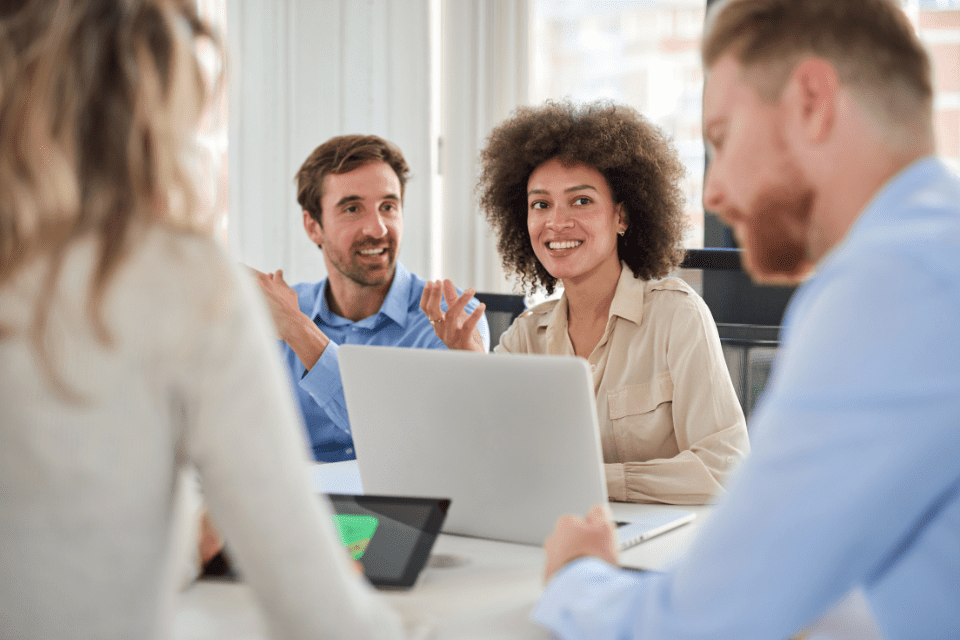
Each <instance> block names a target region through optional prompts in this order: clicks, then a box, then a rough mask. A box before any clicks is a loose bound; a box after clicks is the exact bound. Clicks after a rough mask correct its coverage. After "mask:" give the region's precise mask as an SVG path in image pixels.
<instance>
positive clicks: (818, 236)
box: [808, 145, 933, 262]
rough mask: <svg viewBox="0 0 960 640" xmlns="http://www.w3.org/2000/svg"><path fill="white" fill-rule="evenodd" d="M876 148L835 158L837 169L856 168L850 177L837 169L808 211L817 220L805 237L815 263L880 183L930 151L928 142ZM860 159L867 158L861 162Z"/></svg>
mask: <svg viewBox="0 0 960 640" xmlns="http://www.w3.org/2000/svg"><path fill="white" fill-rule="evenodd" d="M876 147H877V148H874V149H870V150H867V151H866V152H861V154H859V155H858V157H859V161H855V160H854V158H849V159H839V160H838V162H837V167H838V169H839V168H840V167H843V166H847V167H856V173H855V177H853V179H851V177H852V176H851V172H849V171H843V170H838V171H836V172H834V174H833V176H831V177H830V178H829V179H828V181H827V184H826V188H824V189H821V190H820V192H819V197H817V201H816V202H815V204H814V210H813V212H812V216H813V220H815V221H817V223H816V224H813V225H811V227H810V237H809V238H808V247H809V253H810V256H809V257H810V258H811V259H812V260H814V261H815V262H816V261H819V260H820V259H822V258H823V257H824V256H825V255H826V254H827V253H829V252H830V251H831V250H832V249H833V248H834V247H835V246H837V245H838V244H840V242H842V241H843V239H844V238H845V237H846V236H847V234H848V233H849V232H850V229H851V228H852V227H853V225H854V223H856V221H857V219H858V218H859V217H860V214H861V213H863V211H864V209H865V208H866V207H867V206H868V205H869V204H870V202H871V201H872V200H873V199H874V197H876V195H877V193H878V192H879V191H880V189H882V188H883V186H884V185H886V184H887V183H888V182H889V181H890V180H892V179H893V178H894V177H895V176H896V175H897V174H899V173H900V172H901V171H903V170H904V169H905V168H907V167H908V166H910V165H911V164H913V163H914V162H916V161H917V160H920V159H921V158H924V157H926V156H929V155H932V154H933V147H932V145H931V146H930V147H927V146H923V147H919V148H914V149H912V150H909V151H902V152H891V150H890V149H888V148H882V147H880V145H876ZM863 158H870V160H869V162H864V161H863Z"/></svg>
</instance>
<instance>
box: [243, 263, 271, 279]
mask: <svg viewBox="0 0 960 640" xmlns="http://www.w3.org/2000/svg"><path fill="white" fill-rule="evenodd" d="M239 264H240V266H241V267H243V268H244V269H246V270H248V271H249V272H250V273H252V274H253V275H255V276H256V277H257V278H266V277H267V274H265V273H264V272H263V271H258V270H257V269H254V268H253V267H251V266H250V265H246V264H243V263H242V262H241V263H239Z"/></svg>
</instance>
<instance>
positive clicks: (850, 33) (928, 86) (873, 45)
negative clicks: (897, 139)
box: [702, 0, 933, 123]
mask: <svg viewBox="0 0 960 640" xmlns="http://www.w3.org/2000/svg"><path fill="white" fill-rule="evenodd" d="M728 52H731V53H733V55H734V57H735V58H736V60H737V61H738V62H739V63H740V64H741V65H742V66H743V67H745V68H746V69H748V70H749V71H751V72H754V76H755V80H756V81H757V82H755V83H754V84H755V85H759V86H756V88H757V89H758V90H759V92H760V95H761V97H763V98H766V99H768V100H772V99H775V98H777V97H778V96H779V95H780V93H781V91H782V90H783V87H784V86H785V84H786V82H787V80H788V78H789V74H790V72H791V71H792V69H793V68H794V66H795V65H796V64H797V62H799V60H800V58H801V57H803V56H805V55H813V56H817V57H821V58H823V59H825V60H827V61H828V62H830V63H831V64H833V65H834V67H835V68H836V69H837V73H838V75H839V76H840V81H841V82H842V83H844V84H845V85H848V86H850V87H851V88H854V89H856V90H857V91H858V92H859V93H860V94H861V96H863V97H869V98H870V100H869V106H871V107H873V108H874V109H877V108H879V109H880V110H881V111H883V112H885V115H886V117H887V119H889V120H891V121H892V122H894V123H896V122H898V121H901V120H903V118H904V116H905V115H907V116H908V117H909V116H913V115H914V114H916V113H917V106H918V105H919V106H920V107H921V109H925V111H926V112H927V113H929V110H930V106H931V105H932V101H933V87H932V82H931V78H930V60H929V57H928V56H927V54H926V52H925V51H924V49H923V45H922V44H921V43H920V39H919V38H918V37H917V34H916V32H915V30H914V28H913V26H912V25H911V24H910V21H909V20H908V19H907V16H906V15H905V14H904V12H903V10H902V9H901V8H900V7H899V6H898V5H897V3H896V2H894V1H893V0H726V1H721V2H718V3H717V4H716V5H715V6H714V7H712V8H711V11H710V12H709V14H708V15H707V24H706V28H705V32H704V38H703V45H702V55H703V64H704V68H710V67H712V66H713V65H714V64H715V63H716V62H717V60H718V59H719V58H720V57H722V56H723V55H725V54H726V53H728ZM905 90H906V91H905ZM904 98H907V99H910V101H911V102H912V103H913V104H912V105H904ZM911 106H912V108H911Z"/></svg>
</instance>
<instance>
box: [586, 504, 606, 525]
mask: <svg viewBox="0 0 960 640" xmlns="http://www.w3.org/2000/svg"><path fill="white" fill-rule="evenodd" d="M607 522H610V507H609V506H607V505H605V504H595V505H593V508H592V509H590V512H589V513H587V523H588V524H605V523H607Z"/></svg>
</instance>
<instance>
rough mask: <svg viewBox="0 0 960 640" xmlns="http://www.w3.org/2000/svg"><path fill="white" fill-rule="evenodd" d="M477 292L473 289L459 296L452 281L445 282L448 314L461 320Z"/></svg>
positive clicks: (470, 288)
mask: <svg viewBox="0 0 960 640" xmlns="http://www.w3.org/2000/svg"><path fill="white" fill-rule="evenodd" d="M475 293H476V290H475V289H474V288H473V287H469V288H468V289H466V290H465V291H464V292H463V293H462V294H461V295H460V296H457V288H456V287H455V286H453V282H451V281H450V280H444V281H443V298H444V300H446V302H447V313H450V314H451V315H452V317H454V318H457V319H458V322H459V318H460V317H461V315H462V314H463V312H464V309H466V307H467V304H468V303H469V302H470V301H471V300H472V299H473V294H475Z"/></svg>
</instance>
